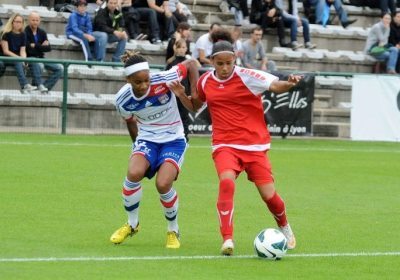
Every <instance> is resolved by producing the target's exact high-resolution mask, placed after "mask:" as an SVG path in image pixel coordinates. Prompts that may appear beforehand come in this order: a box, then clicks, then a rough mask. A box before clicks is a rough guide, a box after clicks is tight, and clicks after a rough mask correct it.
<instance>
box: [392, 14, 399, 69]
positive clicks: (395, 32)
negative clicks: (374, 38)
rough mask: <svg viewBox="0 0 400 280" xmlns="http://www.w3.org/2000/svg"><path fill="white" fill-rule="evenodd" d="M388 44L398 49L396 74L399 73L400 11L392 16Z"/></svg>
mask: <svg viewBox="0 0 400 280" xmlns="http://www.w3.org/2000/svg"><path fill="white" fill-rule="evenodd" d="M389 44H390V45H392V46H395V47H396V48H397V49H398V52H399V56H398V59H397V67H396V72H397V73H400V11H397V12H396V13H395V14H394V16H393V21H392V22H391V24H390V35H389Z"/></svg>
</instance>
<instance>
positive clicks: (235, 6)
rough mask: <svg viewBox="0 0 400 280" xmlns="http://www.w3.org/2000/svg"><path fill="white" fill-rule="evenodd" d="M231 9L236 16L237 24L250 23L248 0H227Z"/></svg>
mask: <svg viewBox="0 0 400 280" xmlns="http://www.w3.org/2000/svg"><path fill="white" fill-rule="evenodd" d="M227 3H228V7H229V11H230V12H231V13H232V14H234V16H235V25H238V26H240V25H246V24H249V23H250V22H249V9H248V7H247V0H227Z"/></svg>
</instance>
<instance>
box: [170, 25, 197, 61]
mask: <svg viewBox="0 0 400 280" xmlns="http://www.w3.org/2000/svg"><path fill="white" fill-rule="evenodd" d="M191 31H192V27H191V26H190V24H189V23H187V22H181V23H179V24H178V26H177V27H176V31H175V33H174V35H172V37H171V39H170V40H169V41H168V46H167V54H166V57H165V60H168V59H170V58H171V57H172V56H173V55H174V45H175V42H176V41H178V40H179V39H184V40H185V41H186V54H189V55H190V54H191V53H190V42H191V41H190V40H191Z"/></svg>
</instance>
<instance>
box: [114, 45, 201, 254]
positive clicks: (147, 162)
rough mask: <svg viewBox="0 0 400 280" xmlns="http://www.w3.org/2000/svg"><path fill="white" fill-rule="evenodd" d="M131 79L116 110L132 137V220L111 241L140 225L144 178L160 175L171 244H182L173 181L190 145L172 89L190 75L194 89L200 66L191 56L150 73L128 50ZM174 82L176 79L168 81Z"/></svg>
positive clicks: (128, 200)
mask: <svg viewBox="0 0 400 280" xmlns="http://www.w3.org/2000/svg"><path fill="white" fill-rule="evenodd" d="M122 61H123V62H124V64H125V65H124V73H125V76H126V79H127V83H126V84H125V85H124V86H123V87H122V88H121V89H120V90H119V92H118V93H117V95H116V98H115V105H116V108H117V111H118V113H119V114H120V115H121V116H122V117H123V118H124V119H125V121H126V124H127V128H128V131H129V134H130V136H131V138H132V141H133V146H132V154H131V157H130V160H129V165H128V172H127V175H126V177H125V180H124V183H123V188H122V197H123V203H124V207H125V210H126V212H127V214H128V222H127V223H126V224H124V225H123V226H122V227H121V228H119V229H118V230H116V231H115V232H114V233H113V234H112V236H111V238H110V241H111V242H112V243H114V244H119V243H121V242H123V241H124V240H125V239H126V238H127V237H128V236H132V235H134V234H136V233H137V232H138V231H139V203H140V199H141V197H142V185H141V181H142V179H143V178H144V177H147V178H149V179H150V178H152V177H153V176H155V175H156V188H157V191H158V193H159V194H160V201H161V204H162V207H163V209H164V215H165V218H166V220H167V224H168V229H167V243H166V247H167V248H179V247H180V241H179V227H178V221H177V215H178V194H177V192H176V190H175V189H174V188H173V187H172V184H173V182H174V181H175V180H176V179H177V177H178V174H179V171H180V168H181V166H182V163H183V156H184V153H185V150H186V140H185V135H184V132H183V126H182V121H181V118H180V116H179V111H178V107H177V103H176V97H175V95H174V93H173V92H172V91H171V89H172V90H173V89H174V88H180V87H182V86H181V84H180V83H179V82H180V81H181V80H182V79H183V78H185V77H186V75H188V76H189V80H190V82H191V84H192V85H193V90H196V88H195V86H196V82H197V80H198V75H199V74H198V70H197V66H196V64H195V61H194V60H187V61H185V62H183V63H182V64H178V65H176V66H174V67H172V68H171V69H170V70H168V71H163V72H157V73H150V71H149V64H148V62H147V61H146V59H145V58H143V57H142V56H140V55H138V54H136V53H134V52H129V51H127V52H126V53H125V55H124V56H123V57H122ZM171 82H175V83H173V84H172V86H170V84H171Z"/></svg>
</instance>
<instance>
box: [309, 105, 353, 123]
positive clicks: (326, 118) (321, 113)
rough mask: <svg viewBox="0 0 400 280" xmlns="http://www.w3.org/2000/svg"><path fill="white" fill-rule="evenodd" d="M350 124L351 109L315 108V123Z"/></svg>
mask: <svg viewBox="0 0 400 280" xmlns="http://www.w3.org/2000/svg"><path fill="white" fill-rule="evenodd" d="M326 122H329V123H331V122H335V123H349V122H350V109H347V108H314V109H313V123H326Z"/></svg>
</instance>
